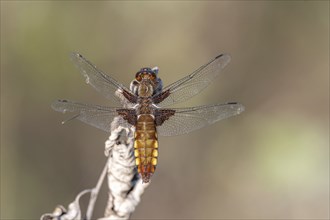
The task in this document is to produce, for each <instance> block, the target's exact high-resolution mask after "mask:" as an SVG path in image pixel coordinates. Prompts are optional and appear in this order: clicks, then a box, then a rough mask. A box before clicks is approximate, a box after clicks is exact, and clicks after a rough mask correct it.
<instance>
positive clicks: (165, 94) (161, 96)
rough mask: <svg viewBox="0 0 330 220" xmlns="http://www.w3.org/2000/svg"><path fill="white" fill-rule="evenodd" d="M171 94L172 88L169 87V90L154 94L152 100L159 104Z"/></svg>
mask: <svg viewBox="0 0 330 220" xmlns="http://www.w3.org/2000/svg"><path fill="white" fill-rule="evenodd" d="M169 95H170V90H169V89H168V90H166V91H164V92H162V93H159V94H158V95H156V96H154V97H153V98H152V101H153V103H155V104H158V103H160V102H162V101H163V100H164V99H166V98H167V97H168V96H169Z"/></svg>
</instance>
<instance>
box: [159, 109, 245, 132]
mask: <svg viewBox="0 0 330 220" xmlns="http://www.w3.org/2000/svg"><path fill="white" fill-rule="evenodd" d="M171 109H172V108H171ZM173 110H175V114H174V115H173V116H171V117H170V118H169V120H167V121H165V122H164V123H163V124H162V125H161V126H159V127H157V131H158V133H159V134H160V135H163V136H174V135H181V134H187V133H189V132H192V131H194V130H197V129H200V128H202V127H205V126H207V125H210V124H213V123H215V122H217V121H220V120H223V119H226V118H229V117H231V116H235V115H238V114H240V113H241V112H243V111H244V106H243V105H241V104H239V103H227V104H218V105H208V106H199V107H192V108H173Z"/></svg>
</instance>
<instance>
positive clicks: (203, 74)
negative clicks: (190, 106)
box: [154, 54, 231, 107]
mask: <svg viewBox="0 0 330 220" xmlns="http://www.w3.org/2000/svg"><path fill="white" fill-rule="evenodd" d="M230 59H231V58H230V55H228V54H221V55H219V56H217V57H215V58H214V59H212V60H211V61H209V62H208V63H206V64H205V65H203V66H201V67H200V68H198V69H197V70H195V71H194V72H192V73H191V74H190V75H188V76H186V77H184V78H182V79H180V80H178V81H176V82H174V83H172V84H170V85H168V86H167V87H165V88H164V89H163V96H161V95H162V94H160V95H158V97H154V100H159V99H160V100H161V99H163V97H166V98H165V99H164V100H162V101H161V102H160V103H159V106H161V107H165V106H169V105H172V104H175V103H179V102H183V101H186V100H188V99H189V98H191V97H193V96H194V95H196V94H198V93H200V92H201V91H202V90H203V89H205V88H206V87H207V86H208V85H209V84H210V83H211V82H213V81H214V79H215V78H216V77H217V76H218V75H220V73H221V70H222V69H223V68H224V67H225V66H226V65H227V64H228V63H229V62H230ZM156 96H157V95H156Z"/></svg>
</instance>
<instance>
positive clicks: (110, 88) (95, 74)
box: [71, 53, 135, 104]
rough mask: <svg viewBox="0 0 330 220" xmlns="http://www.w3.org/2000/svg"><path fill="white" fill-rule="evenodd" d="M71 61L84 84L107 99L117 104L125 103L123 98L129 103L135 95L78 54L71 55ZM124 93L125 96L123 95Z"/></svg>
mask: <svg viewBox="0 0 330 220" xmlns="http://www.w3.org/2000/svg"><path fill="white" fill-rule="evenodd" d="M71 60H72V61H73V62H74V64H75V65H76V66H77V68H78V69H79V71H80V73H81V74H82V75H83V76H84V77H85V78H86V83H87V84H90V85H91V86H92V87H93V88H94V89H95V90H97V91H98V92H100V93H101V94H102V95H103V96H105V97H106V98H108V99H111V100H115V101H116V103H117V104H120V103H122V102H125V101H124V100H123V98H124V97H125V98H126V99H129V101H131V100H132V99H133V97H135V95H134V94H133V93H132V92H131V91H130V90H129V89H127V88H126V87H125V86H123V85H122V84H120V83H118V82H117V81H116V80H115V79H113V78H112V77H110V76H109V75H107V74H105V73H103V72H102V71H101V70H99V69H97V68H96V66H95V65H93V64H92V63H91V62H90V61H88V60H87V59H86V58H85V57H83V56H82V55H81V54H79V53H71ZM123 93H125V94H123Z"/></svg>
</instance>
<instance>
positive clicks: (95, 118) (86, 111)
mask: <svg viewBox="0 0 330 220" xmlns="http://www.w3.org/2000/svg"><path fill="white" fill-rule="evenodd" d="M52 108H53V109H54V110H55V111H58V112H62V113H66V112H73V113H75V115H74V116H73V117H71V118H70V119H69V120H71V119H78V120H80V121H82V122H85V123H86V124H89V125H92V126H94V127H96V128H99V129H101V130H103V131H106V132H110V127H111V122H112V121H113V119H114V117H116V116H118V113H117V108H111V107H104V106H98V105H88V104H82V103H78V102H72V101H68V100H57V101H55V102H53V103H52ZM67 121H68V120H67Z"/></svg>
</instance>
